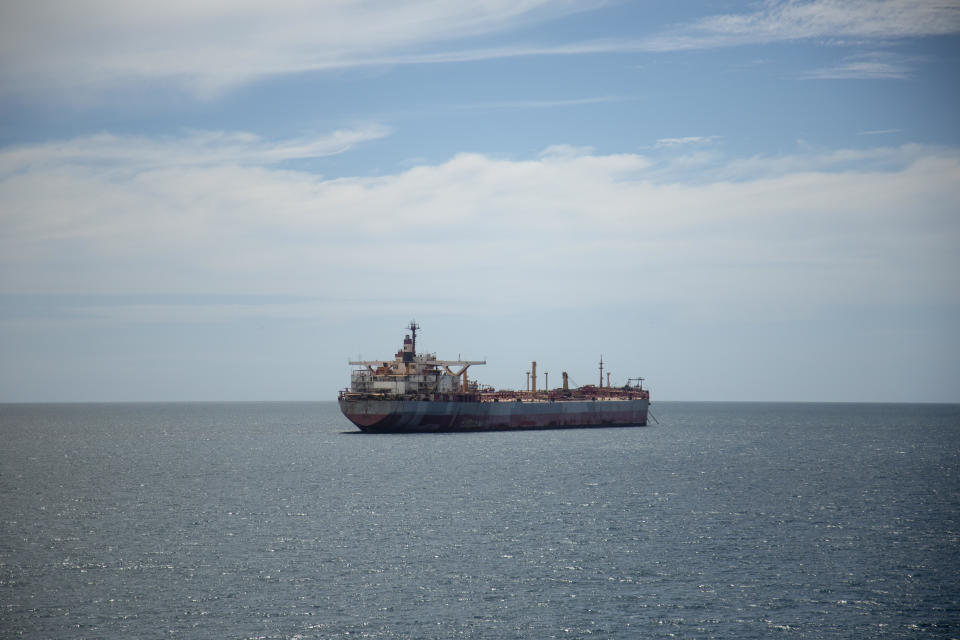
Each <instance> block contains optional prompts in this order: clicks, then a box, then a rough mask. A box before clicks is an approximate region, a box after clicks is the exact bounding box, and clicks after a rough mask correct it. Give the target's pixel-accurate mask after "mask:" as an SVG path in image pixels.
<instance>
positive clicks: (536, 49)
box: [0, 0, 960, 97]
mask: <svg viewBox="0 0 960 640" xmlns="http://www.w3.org/2000/svg"><path fill="white" fill-rule="evenodd" d="M603 4H604V3H602V2H599V1H596V2H578V3H570V2H562V1H556V0H528V1H527V2H523V3H516V2H510V1H508V0H491V1H490V2H484V3H470V4H468V5H464V4H463V3H459V2H432V1H429V0H415V1H413V2H403V3H396V2H387V1H386V0H365V1H362V2H352V3H319V4H316V5H311V4H309V3H308V4H304V3H301V2H298V1H296V0H277V2H273V3H271V4H270V6H269V7H267V6H265V5H263V4H262V3H256V2H250V1H244V2H237V3H231V4H230V6H229V8H225V7H224V6H222V5H220V4H218V3H202V2H201V3H186V2H173V3H164V4H162V5H159V4H158V5H150V4H147V5H143V4H137V5H131V4H129V3H125V2H121V1H120V0H80V1H78V2H71V3H67V4H64V3H59V2H54V1H53V0H37V1H35V2H22V3H16V2H8V3H3V4H2V5H0V61H2V65H0V80H2V83H0V84H2V86H3V87H4V91H5V92H8V93H9V92H25V91H26V92H30V91H41V92H42V91H50V90H59V91H73V92H76V91H78V90H80V89H85V90H91V91H98V90H106V89H109V88H110V87H115V86H117V85H127V84H131V83H134V84H136V83H156V82H160V83H166V84H169V85H172V86H178V87H181V88H183V89H185V90H187V91H189V92H192V93H193V94H195V95H197V96H201V97H203V96H207V97H209V96H215V95H218V94H219V93H221V92H222V91H224V90H226V89H228V88H231V87H234V86H237V85H240V84H244V83H248V82H250V81H253V80H256V79H258V78H264V77H269V76H274V75H278V74H290V73H299V72H307V71H324V70H334V69H345V68H357V67H376V66H390V65H411V64H418V65H422V64H453V63H458V62H468V61H480V60H493V59H502V58H512V57H530V56H571V55H587V54H599V53H630V52H635V53H640V52H668V51H683V50H695V49H709V48H716V47H729V46H737V45H744V44H763V43H771V42H779V41H791V40H801V39H817V40H822V41H824V42H830V43H834V44H843V43H849V42H851V41H853V42H860V43H862V42H863V41H871V42H875V41H877V40H883V41H889V40H894V39H898V38H908V37H923V36H931V35H944V34H955V33H958V32H960V0H938V1H936V2H932V1H917V0H811V1H808V2H801V1H798V0H770V1H768V2H766V3H764V4H763V5H762V6H761V8H760V9H758V10H756V11H753V12H746V13H730V14H720V15H714V16H710V17H707V18H703V19H700V20H697V21H694V22H691V23H688V24H680V25H677V26H676V27H674V28H672V29H670V30H667V31H662V32H659V33H649V34H646V35H643V34H639V35H637V36H636V37H633V38H623V37H615V38H601V39H596V40H589V41H572V42H559V43H557V42H548V43H544V42H540V43H537V42H536V41H532V40H531V39H530V37H529V36H526V37H523V38H520V37H518V38H517V39H516V40H515V41H513V42H509V41H508V42H507V43H506V44H497V45H495V46H482V45H481V44H480V42H479V41H478V40H477V39H479V38H481V37H483V36H488V35H501V36H502V35H504V34H509V33H510V32H511V31H513V30H515V29H516V28H517V27H521V26H529V25H532V24H537V23H540V22H544V21H546V20H549V19H551V18H554V17H557V16H562V15H566V14H569V13H572V12H584V11H591V10H593V9H596V8H597V7H600V6H603ZM471 42H473V43H474V44H477V45H479V46H473V47H471V46H469V44H468V43H471ZM51 43H55V44H54V45H51ZM860 68H861V73H864V72H865V70H864V68H863V66H862V65H861V67H860ZM874 73H875V74H879V73H886V74H887V75H888V76H889V75H890V74H891V73H896V72H895V70H893V69H891V68H890V67H889V66H888V67H887V68H886V70H884V69H880V68H877V67H874Z"/></svg>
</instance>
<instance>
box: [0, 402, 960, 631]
mask: <svg viewBox="0 0 960 640" xmlns="http://www.w3.org/2000/svg"><path fill="white" fill-rule="evenodd" d="M651 409H652V413H653V415H654V419H652V420H651V425H650V426H648V427H633V428H605V429H570V430H545V431H528V432H524V431H515V432H499V433H458V434H401V435H393V434H389V435H371V434H361V433H359V432H358V431H356V429H355V428H353V427H352V425H351V424H350V423H349V422H348V421H347V420H346V419H345V418H343V416H341V415H340V413H339V410H338V408H337V405H336V404H335V403H333V402H318V403H182V404H180V403H163V404H5V405H0V637H2V638H58V639H59V638H167V639H170V638H190V639H207V638H210V639H213V638H216V639H221V638H239V639H258V640H259V639H268V638H283V639H306V638H325V639H326V638H340V639H348V638H349V639H354V638H373V639H384V640H386V639H432V638H437V639H447V638H491V639H506V638H533V639H542V638H569V639H572V638H771V637H775V638H781V637H782V638H958V637H960V544H958V542H960V405H936V404H817V403H798V404H787V403H738V402H728V403H706V402H695V403H687V402H655V403H654V404H653V405H652V407H651Z"/></svg>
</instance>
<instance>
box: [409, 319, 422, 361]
mask: <svg viewBox="0 0 960 640" xmlns="http://www.w3.org/2000/svg"><path fill="white" fill-rule="evenodd" d="M406 328H407V329H410V335H411V337H412V338H413V355H417V330H418V329H419V328H420V325H418V324H417V321H416V320H411V321H410V326H409V327H406Z"/></svg>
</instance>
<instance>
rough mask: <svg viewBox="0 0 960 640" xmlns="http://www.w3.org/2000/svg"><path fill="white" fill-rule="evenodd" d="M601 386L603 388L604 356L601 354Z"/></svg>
mask: <svg viewBox="0 0 960 640" xmlns="http://www.w3.org/2000/svg"><path fill="white" fill-rule="evenodd" d="M600 388H601V389H602V388H603V356H600Z"/></svg>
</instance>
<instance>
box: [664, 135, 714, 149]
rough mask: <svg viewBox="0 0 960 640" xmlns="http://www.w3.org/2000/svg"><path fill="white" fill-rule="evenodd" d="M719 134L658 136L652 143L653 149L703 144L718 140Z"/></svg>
mask: <svg viewBox="0 0 960 640" xmlns="http://www.w3.org/2000/svg"><path fill="white" fill-rule="evenodd" d="M719 139H720V136H687V137H685V138H660V139H659V140H657V143H656V144H655V145H654V148H655V149H663V148H669V147H681V146H686V145H704V144H710V143H712V142H714V141H716V140H719Z"/></svg>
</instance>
